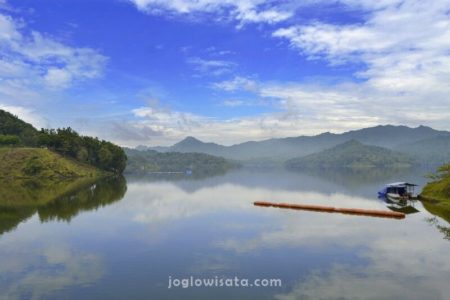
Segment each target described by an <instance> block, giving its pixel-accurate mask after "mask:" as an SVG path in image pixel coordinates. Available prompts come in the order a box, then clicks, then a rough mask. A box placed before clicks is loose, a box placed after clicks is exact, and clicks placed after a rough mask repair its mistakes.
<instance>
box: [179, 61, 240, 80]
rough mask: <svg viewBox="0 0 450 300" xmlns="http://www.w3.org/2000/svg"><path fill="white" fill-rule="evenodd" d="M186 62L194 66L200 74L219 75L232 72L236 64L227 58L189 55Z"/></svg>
mask: <svg viewBox="0 0 450 300" xmlns="http://www.w3.org/2000/svg"><path fill="white" fill-rule="evenodd" d="M187 63H188V64H190V65H192V66H193V67H194V70H195V71H196V72H197V73H198V74H200V75H212V76H220V75H223V74H227V73H230V72H232V70H233V69H234V68H235V67H236V64H235V63H234V62H231V61H227V60H208V59H202V58H199V57H190V58H189V59H188V60H187Z"/></svg>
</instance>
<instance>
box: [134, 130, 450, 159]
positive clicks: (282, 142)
mask: <svg viewBox="0 0 450 300" xmlns="http://www.w3.org/2000/svg"><path fill="white" fill-rule="evenodd" d="M351 140H355V141H359V142H361V143H362V144H365V145H372V146H379V147H383V148H387V149H391V150H396V151H399V152H403V153H406V154H409V155H411V156H413V157H415V158H416V159H418V160H422V161H423V160H436V162H441V161H442V160H444V161H445V160H450V147H449V145H450V132H448V131H440V130H435V129H432V128H430V127H426V126H419V127H416V128H411V127H407V126H393V125H380V126H376V127H370V128H364V129H360V130H353V131H348V132H345V133H342V134H333V133H329V132H326V133H322V134H319V135H316V136H299V137H289V138H276V139H269V140H264V141H259V142H255V141H250V142H245V143H241V144H236V145H232V146H223V145H219V144H216V143H204V142H202V141H200V140H198V139H196V138H194V137H187V138H185V139H184V140H182V141H180V142H178V143H176V144H174V145H173V146H170V147H151V148H149V147H145V146H138V148H137V149H140V150H144V149H152V150H156V151H159V152H182V153H183V152H184V153H186V152H199V153H207V154H211V155H215V156H222V157H225V158H228V159H235V160H241V161H248V160H272V161H285V160H288V159H291V158H296V157H302V156H306V155H309V154H312V153H317V152H319V151H323V150H325V149H329V148H332V147H334V146H336V145H339V144H342V143H345V142H348V141H351ZM430 162H431V161H430Z"/></svg>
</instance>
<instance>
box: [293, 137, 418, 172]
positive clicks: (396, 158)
mask: <svg viewBox="0 0 450 300" xmlns="http://www.w3.org/2000/svg"><path fill="white" fill-rule="evenodd" d="M413 163H414V162H413V160H412V159H411V158H410V157H408V156H407V155H405V154H402V153H398V152H395V151H391V150H388V149H385V148H382V147H377V146H368V145H364V144H362V143H360V142H358V141H356V140H351V141H348V142H345V143H342V144H339V145H337V146H335V147H333V148H331V149H327V150H324V151H321V152H318V153H315V154H310V155H307V156H304V157H300V158H294V159H290V160H288V161H287V162H286V167H287V168H289V169H339V168H351V169H353V168H354V169H358V168H374V167H376V168H402V167H410V166H412V165H413Z"/></svg>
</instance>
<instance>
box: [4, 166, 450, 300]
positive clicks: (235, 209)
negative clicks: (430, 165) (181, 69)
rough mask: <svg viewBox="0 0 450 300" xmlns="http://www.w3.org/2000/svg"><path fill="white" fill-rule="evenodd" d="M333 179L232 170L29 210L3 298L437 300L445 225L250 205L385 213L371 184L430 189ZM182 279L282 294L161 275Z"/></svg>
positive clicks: (7, 253) (424, 218) (106, 185)
mask: <svg viewBox="0 0 450 300" xmlns="http://www.w3.org/2000/svg"><path fill="white" fill-rule="evenodd" d="M327 176H328V177H327ZM329 176H331V175H330V174H327V175H324V174H322V175H321V174H310V173H309V174H305V173H291V172H287V171H284V170H270V171H267V172H264V171H261V170H258V171H254V170H246V169H242V170H237V171H233V172H229V173H227V174H224V175H222V176H215V177H208V178H204V179H199V180H193V179H192V178H175V179H172V178H167V177H165V178H148V177H147V178H143V177H139V178H136V177H134V178H133V177H130V178H127V183H125V181H124V180H123V179H111V181H106V182H102V183H100V182H99V183H95V184H93V183H89V184H88V185H86V186H83V187H82V188H79V189H78V190H77V192H76V193H67V194H64V195H60V196H59V197H57V199H54V200H52V201H47V202H46V203H42V204H40V205H37V206H30V205H28V207H32V208H33V207H34V212H31V215H33V214H34V215H33V216H31V217H29V218H28V219H27V220H26V221H23V224H22V225H21V226H19V227H18V228H17V230H15V231H11V232H10V233H8V234H3V235H2V236H0V279H1V280H0V298H1V297H2V296H3V297H5V298H8V299H9V298H12V299H14V298H19V299H20V298H36V299H39V298H42V299H49V298H54V299H58V298H67V299H81V298H82V299H96V298H97V299H98V298H101V299H124V298H129V299H148V298H152V299H153V298H154V299H211V298H214V299H218V300H219V299H321V298H322V299H345V298H352V299H383V298H384V299H392V298H396V299H420V298H423V299H425V298H426V299H428V298H433V299H445V297H446V296H447V295H448V294H449V293H450V286H449V285H448V281H449V280H450V273H449V272H450V261H449V260H448V259H447V256H448V253H449V251H450V243H449V242H448V240H447V239H448V232H449V230H448V225H447V223H446V221H445V220H444V219H442V218H441V217H439V216H435V215H433V214H431V213H430V212H428V210H427V209H425V208H424V206H423V205H422V204H421V202H414V203H404V205H403V204H396V205H398V206H399V207H398V208H399V209H402V208H405V209H408V210H409V209H411V208H409V206H411V207H413V208H414V209H415V210H417V212H415V213H412V214H409V215H408V216H407V217H406V218H405V219H403V220H394V219H379V218H368V217H362V216H349V215H341V214H324V213H315V212H307V211H291V210H282V209H275V208H261V207H255V206H253V202H254V201H261V200H265V201H273V202H292V203H304V204H319V205H330V206H336V207H353V208H366V209H387V206H392V205H393V204H392V203H385V202H383V201H380V200H379V199H378V198H377V191H378V190H379V187H380V186H381V185H383V184H384V183H386V182H388V181H394V180H395V181H396V180H407V181H412V182H415V183H418V184H423V183H422V182H424V181H425V180H426V179H425V178H423V177H422V176H423V173H420V174H419V173H414V174H404V175H399V174H397V175H395V174H394V175H392V174H386V178H385V179H383V178H381V177H379V175H376V176H375V175H374V177H373V181H371V180H368V179H367V180H366V179H364V180H362V181H360V183H359V184H354V183H352V181H353V180H356V181H357V180H359V179H357V178H356V177H357V176H356V177H354V176H353V175H348V176H345V175H343V174H342V177H343V178H344V180H343V181H339V180H335V181H333V180H330V177H329ZM333 176H334V175H333ZM336 176H337V175H336ZM391 176H393V177H391ZM369 177H370V176H369V175H368V178H369ZM400 177H401V178H400ZM331 178H333V177H332V176H331ZM392 179H394V180H392ZM122 197H123V199H122V200H121V201H119V199H121V198H122ZM38 202H39V201H38ZM42 202H44V201H42ZM402 205H403V206H402ZM23 206H24V207H26V206H27V205H25V204H24V205H23ZM3 207H6V208H11V206H8V205H3ZM396 208H397V207H396ZM396 208H395V209H396ZM88 210H90V213H85V214H80V212H82V211H88ZM36 212H37V214H36ZM58 221H63V222H58ZM66 221H70V223H69V222H66ZM19 222H20V221H19ZM69 258H70V259H69ZM71 259H72V261H73V263H72V262H71ZM39 272H41V273H39ZM37 274H42V277H39V276H38V275H37ZM190 275H194V276H198V277H202V278H203V277H206V278H208V277H213V276H226V277H232V276H238V277H241V278H249V279H255V278H280V279H282V281H283V287H282V288H266V289H262V288H249V289H224V288H222V289H220V288H210V289H201V288H200V289H199V288H197V289H196V288H193V289H178V290H168V289H167V279H168V276H173V277H183V276H190ZM40 278H41V279H40Z"/></svg>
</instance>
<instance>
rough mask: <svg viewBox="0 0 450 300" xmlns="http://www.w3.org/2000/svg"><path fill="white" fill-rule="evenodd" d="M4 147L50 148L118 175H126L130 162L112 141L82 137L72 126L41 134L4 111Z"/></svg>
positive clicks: (0, 139)
mask: <svg viewBox="0 0 450 300" xmlns="http://www.w3.org/2000/svg"><path fill="white" fill-rule="evenodd" d="M0 146H15V147H46V148H48V149H50V150H52V151H54V152H57V153H59V154H61V155H63V156H65V157H70V158H73V159H75V160H77V161H79V162H81V163H86V164H90V165H92V166H95V167H98V168H100V169H102V170H106V171H109V172H114V173H122V172H123V170H124V169H125V167H126V161H127V157H126V155H125V152H124V151H123V149H122V148H121V147H119V146H117V145H114V144H112V143H110V142H107V141H103V140H99V139H97V138H92V137H88V136H81V135H79V134H78V133H77V132H76V131H74V130H73V129H71V128H70V127H68V128H60V129H56V130H54V129H42V130H40V131H38V130H37V129H36V128H34V127H33V126H32V125H30V124H28V123H26V122H24V121H22V120H20V119H19V118H18V117H16V116H14V115H12V114H10V113H8V112H6V111H4V110H0Z"/></svg>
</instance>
